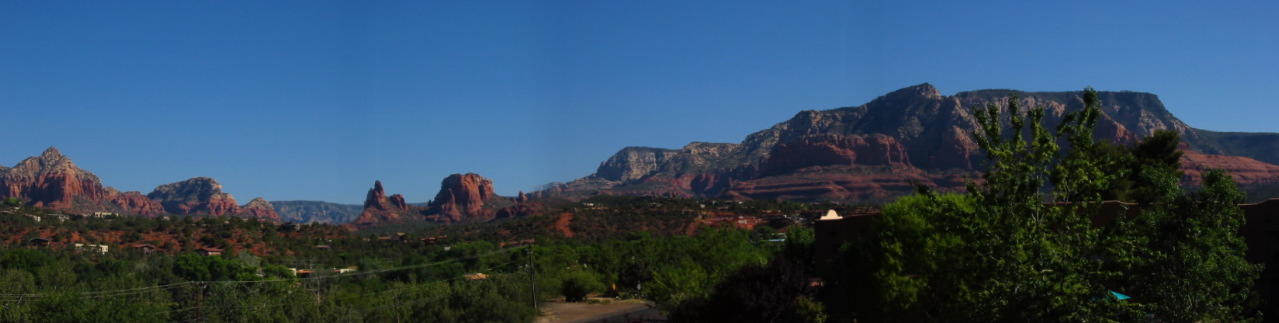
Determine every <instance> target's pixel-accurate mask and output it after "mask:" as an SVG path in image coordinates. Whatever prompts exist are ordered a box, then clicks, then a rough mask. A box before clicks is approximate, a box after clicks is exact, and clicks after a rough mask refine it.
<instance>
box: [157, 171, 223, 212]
mask: <svg viewBox="0 0 1279 323" xmlns="http://www.w3.org/2000/svg"><path fill="white" fill-rule="evenodd" d="M147 197H148V198H150V199H152V200H155V201H157V202H159V203H160V205H162V206H164V210H165V211H167V212H169V213H173V214H206V215H215V216H216V215H233V214H236V213H239V212H240V205H239V204H237V203H236V202H235V197H232V196H231V194H227V193H225V192H222V184H221V183H218V181H217V180H216V179H213V178H209V177H195V178H191V179H188V180H185V181H181V182H175V183H169V184H164V185H160V186H157V187H156V188H155V190H154V191H151V193H150V194H147Z"/></svg>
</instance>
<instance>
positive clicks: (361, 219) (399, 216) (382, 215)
mask: <svg viewBox="0 0 1279 323" xmlns="http://www.w3.org/2000/svg"><path fill="white" fill-rule="evenodd" d="M415 213H416V212H414V210H412V208H411V206H410V205H408V203H405V202H404V196H403V195H400V194H395V195H391V196H386V190H385V189H384V188H383V187H382V181H374V182H373V188H370V189H369V193H368V194H366V196H365V199H364V210H363V211H361V212H360V215H359V216H357V217H356V218H355V220H354V221H352V222H351V224H353V225H355V226H356V227H361V228H363V227H369V226H373V225H378V224H383V223H399V222H403V221H404V220H405V219H406V218H408V217H409V216H411V215H412V214H415Z"/></svg>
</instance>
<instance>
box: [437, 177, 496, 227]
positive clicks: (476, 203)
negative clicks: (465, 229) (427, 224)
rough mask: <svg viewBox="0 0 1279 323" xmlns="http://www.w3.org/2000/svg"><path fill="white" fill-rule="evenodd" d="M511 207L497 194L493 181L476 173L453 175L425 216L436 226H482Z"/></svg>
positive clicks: (447, 180) (444, 184) (446, 179)
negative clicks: (447, 224) (453, 224)
mask: <svg viewBox="0 0 1279 323" xmlns="http://www.w3.org/2000/svg"><path fill="white" fill-rule="evenodd" d="M511 203H512V201H510V200H507V199H504V198H501V197H498V196H497V194H495V193H493V181H491V180H489V179H487V178H484V177H482V176H480V175H478V174H475V173H467V174H453V175H449V177H446V178H444V181H443V182H442V183H440V192H439V193H437V194H435V199H434V200H432V201H431V203H429V204H428V205H427V210H426V211H425V214H426V217H427V219H428V220H431V221H434V222H443V223H454V222H482V221H487V220H491V219H493V217H494V215H495V214H496V212H497V210H498V209H501V208H502V207H506V206H509V205H510V204H511Z"/></svg>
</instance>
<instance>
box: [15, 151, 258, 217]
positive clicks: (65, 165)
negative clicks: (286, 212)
mask: <svg viewBox="0 0 1279 323" xmlns="http://www.w3.org/2000/svg"><path fill="white" fill-rule="evenodd" d="M0 187H3V190H0V198H10V197H15V198H19V199H22V200H24V201H27V203H28V204H31V205H35V206H40V207H46V208H50V209H56V210H62V211H65V212H71V213H80V214H91V213H95V212H109V213H116V214H126V215H145V216H156V215H160V214H162V213H171V214H180V215H232V216H240V217H249V218H261V219H267V220H272V221H279V220H280V218H279V216H278V215H277V214H276V213H275V210H274V207H272V206H271V205H270V203H269V202H266V200H263V199H261V198H258V199H254V200H253V201H252V202H250V203H249V204H246V205H244V206H243V207H241V206H239V205H237V204H236V201H235V198H234V197H232V196H231V195H230V194H227V193H224V192H222V184H219V183H218V182H217V180H215V179H212V178H208V177H196V178H191V179H188V180H185V181H181V182H176V183H170V184H164V185H160V186H157V187H156V189H155V190H154V191H152V192H151V193H150V194H147V195H142V193H141V192H136V191H131V192H120V191H119V190H116V189H115V188H111V187H104V186H103V185H102V181H101V180H100V179H98V176H97V175H94V174H93V173H91V172H89V171H86V170H83V169H80V167H78V166H76V165H75V163H74V162H72V161H71V158H68V157H67V156H65V155H63V154H62V152H61V151H59V150H58V149H57V148H55V147H49V148H48V149H46V150H45V151H44V152H43V153H41V154H40V156H35V157H30V158H27V159H24V160H23V161H22V162H19V163H18V164H17V165H15V166H14V167H13V168H6V167H0Z"/></svg>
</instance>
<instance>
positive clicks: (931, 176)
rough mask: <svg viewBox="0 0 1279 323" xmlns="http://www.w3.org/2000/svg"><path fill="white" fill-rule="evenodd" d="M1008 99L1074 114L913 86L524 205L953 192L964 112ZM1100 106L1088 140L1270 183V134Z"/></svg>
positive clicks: (617, 159)
mask: <svg viewBox="0 0 1279 323" xmlns="http://www.w3.org/2000/svg"><path fill="white" fill-rule="evenodd" d="M1009 94H1016V95H1017V96H1018V100H1019V102H1020V103H1021V105H1022V106H1023V107H1025V108H1027V109H1029V108H1036V107H1041V108H1043V109H1044V110H1045V112H1046V113H1045V115H1046V117H1045V119H1046V120H1045V122H1046V123H1047V124H1049V125H1055V124H1058V123H1060V122H1061V120H1062V118H1063V117H1064V116H1065V114H1067V113H1069V112H1071V111H1076V110H1079V109H1082V108H1083V105H1084V104H1083V99H1082V97H1081V94H1080V92H1021V91H1012V90H982V91H970V92H960V93H957V94H955V95H953V96H944V95H942V94H941V92H940V91H938V90H937V89H936V88H935V87H933V86H932V85H929V84H920V85H916V86H911V87H907V88H903V89H900V90H897V91H893V92H891V93H888V94H885V95H884V96H881V97H879V98H876V99H874V100H872V101H871V102H869V103H866V104H864V105H861V106H857V107H847V108H838V109H832V110H824V111H816V110H809V111H801V112H799V113H797V114H796V115H795V116H794V117H792V118H791V119H790V120H787V121H785V122H782V123H778V124H777V125H774V126H773V127H771V128H769V129H765V130H761V131H759V132H756V133H753V134H751V135H749V136H747V137H746V138H745V139H744V140H743V141H742V142H741V143H740V144H710V143H694V144H690V145H689V146H687V147H685V148H684V149H679V150H675V149H658V148H635V147H632V148H625V149H623V150H622V151H619V152H618V153H617V154H616V155H614V156H613V157H612V158H609V160H607V161H605V162H604V163H601V165H600V167H599V169H598V170H597V171H596V173H595V174H592V175H590V176H587V177H584V178H581V179H578V180H574V181H571V182H568V183H559V184H554V185H551V186H549V187H547V189H545V190H542V191H538V192H534V193H532V194H530V195H532V196H536V197H561V198H570V199H573V198H583V197H589V196H593V195H597V194H631V195H656V196H677V197H710V198H741V199H756V198H766V199H772V198H786V199H800V200H807V199H835V200H865V199H881V198H889V197H892V196H896V195H901V194H907V193H909V192H911V191H913V187H912V186H911V185H909V183H911V182H917V183H921V184H925V185H929V186H933V187H936V188H938V189H942V190H960V189H962V187H963V183H964V181H965V178H978V177H979V175H978V174H977V171H978V170H979V169H980V168H981V166H982V165H983V163H984V161H985V157H984V156H983V154H982V153H981V150H980V149H979V148H978V147H977V145H976V143H975V142H974V141H973V139H972V133H973V132H974V130H976V129H977V122H976V119H975V118H974V116H973V115H972V112H971V111H972V109H973V108H975V107H984V106H986V105H987V104H990V103H994V104H997V105H1000V106H1004V105H1006V103H1007V100H1008V99H1007V97H1008V95H1009ZM1099 96H1100V99H1101V102H1102V112H1103V115H1102V116H1101V117H1100V118H1099V119H1098V121H1097V126H1096V129H1095V130H1094V134H1095V135H1096V136H1097V138H1098V139H1102V140H1109V141H1112V142H1117V143H1125V144H1127V143H1133V142H1136V141H1137V140H1140V138H1143V137H1145V136H1148V135H1150V134H1152V133H1154V131H1155V130H1159V129H1174V130H1176V131H1179V132H1181V133H1182V138H1183V140H1184V141H1185V142H1186V143H1187V145H1188V146H1189V147H1190V149H1192V150H1195V151H1202V152H1204V153H1206V154H1215V155H1212V156H1215V157H1209V156H1208V155H1202V156H1201V155H1188V156H1189V157H1190V158H1191V159H1190V161H1189V162H1187V163H1186V171H1187V173H1188V174H1190V175H1191V177H1192V179H1193V178H1197V177H1194V176H1195V175H1194V174H1197V172H1198V171H1199V170H1197V169H1202V168H1204V167H1226V168H1227V169H1229V170H1232V171H1233V172H1236V173H1237V174H1238V175H1236V178H1237V179H1240V182H1241V184H1245V185H1247V184H1263V183H1279V178H1273V177H1272V176H1271V175H1270V174H1272V172H1271V168H1270V167H1271V166H1274V165H1273V164H1276V163H1279V153H1276V152H1275V151H1279V149H1266V148H1265V147H1270V148H1276V147H1279V134H1239V133H1215V132H1209V131H1204V130H1199V129H1194V128H1191V127H1190V126H1188V125H1186V124H1185V123H1183V122H1182V121H1181V120H1178V119H1177V118H1176V117H1174V116H1173V115H1172V113H1170V112H1168V111H1167V110H1166V109H1165V108H1164V107H1163V103H1162V102H1160V101H1159V98H1158V97H1157V96H1155V95H1153V94H1148V93H1136V92H1100V93H1099ZM1005 113H1006V112H1005ZM1257 147H1260V148H1257ZM1226 155H1238V156H1246V157H1254V158H1255V159H1250V161H1247V160H1242V159H1237V158H1227V157H1230V156H1226ZM1209 165H1213V166H1209ZM1276 167H1279V166H1276Z"/></svg>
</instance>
